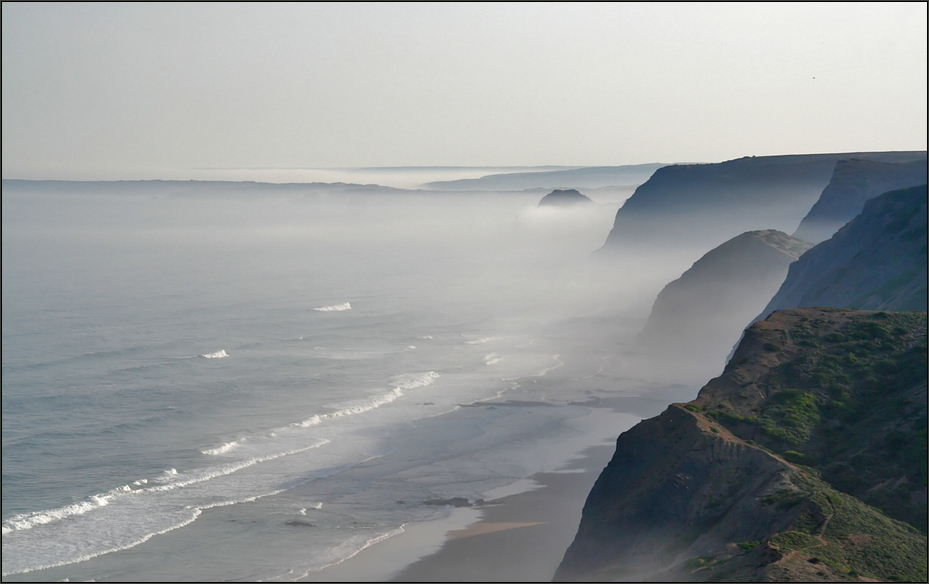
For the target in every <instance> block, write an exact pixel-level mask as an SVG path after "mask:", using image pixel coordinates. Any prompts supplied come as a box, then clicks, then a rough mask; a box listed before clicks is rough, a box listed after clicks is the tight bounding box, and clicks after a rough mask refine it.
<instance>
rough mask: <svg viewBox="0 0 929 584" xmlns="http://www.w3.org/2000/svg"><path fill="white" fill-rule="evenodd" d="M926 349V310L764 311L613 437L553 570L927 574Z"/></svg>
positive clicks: (838, 576)
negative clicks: (733, 342)
mask: <svg viewBox="0 0 929 584" xmlns="http://www.w3.org/2000/svg"><path fill="white" fill-rule="evenodd" d="M926 353H927V347H926V314H925V313H884V312H866V311H846V310H841V309H816V308H808V309H802V310H787V311H780V312H777V313H775V314H774V315H772V316H771V317H770V318H769V319H768V320H767V321H763V322H758V323H756V324H755V325H753V326H752V327H751V328H750V329H749V330H748V331H746V334H745V337H744V338H743V340H742V342H741V343H740V345H739V347H738V349H737V351H736V353H735V356H734V357H733V359H732V360H731V361H730V363H729V365H728V366H727V367H726V370H725V371H724V373H723V375H722V376H720V377H719V378H717V379H714V380H713V381H711V382H710V383H709V384H707V385H706V386H705V387H704V388H703V389H702V390H701V391H700V394H699V396H698V398H697V399H696V400H694V401H693V402H690V403H689V404H673V405H672V406H670V407H669V408H668V409H667V410H666V411H665V412H664V413H663V414H661V415H660V416H658V417H656V418H653V419H650V420H645V421H643V422H641V423H639V424H638V425H636V426H635V427H634V428H632V429H631V430H629V431H628V432H626V433H624V434H623V435H621V436H620V437H619V438H618V440H617V445H616V452H615V454H614V456H613V459H612V460H611V461H610V463H609V465H608V466H607V467H606V469H604V471H603V473H602V474H601V476H600V477H599V478H598V480H597V483H596V485H595V486H594V488H593V490H592V491H591V493H590V496H589V497H588V499H587V503H586V504H585V507H584V512H583V517H582V519H581V524H580V527H579V529H578V534H577V537H576V538H575V540H574V543H573V544H572V545H571V547H570V548H569V549H568V551H567V553H566V554H565V557H564V560H563V561H562V564H561V566H560V567H559V569H558V572H557V573H556V575H555V579H556V580H572V581H584V580H600V581H603V580H614V581H616V580H623V581H657V582H674V581H755V582H762V581H801V582H809V581H875V580H879V581H887V580H894V581H925V580H926V564H927V559H926V554H927V552H926V545H927V542H926V536H925V529H926V527H925V518H926V508H925V505H926V374H927V366H926ZM856 495H857V496H856ZM858 497H862V498H864V499H866V500H867V502H869V503H871V504H872V505H874V507H872V506H869V505H868V504H867V503H866V502H863V501H862V500H861V499H859V498H858ZM875 507H876V508H875ZM878 509H880V510H878ZM888 515H891V516H893V517H896V518H897V519H892V518H891V517H888ZM913 525H918V526H919V527H920V529H921V530H922V531H920V529H917V528H916V527H913Z"/></svg>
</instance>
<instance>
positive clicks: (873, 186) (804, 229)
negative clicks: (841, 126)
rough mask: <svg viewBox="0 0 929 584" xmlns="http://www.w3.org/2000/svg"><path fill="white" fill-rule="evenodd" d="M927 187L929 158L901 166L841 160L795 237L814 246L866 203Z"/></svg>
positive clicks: (922, 158)
mask: <svg viewBox="0 0 929 584" xmlns="http://www.w3.org/2000/svg"><path fill="white" fill-rule="evenodd" d="M925 183H926V157H925V155H923V156H922V157H921V158H919V159H917V160H913V161H911V162H901V163H892V162H876V161H873V160H857V159H852V160H840V161H838V162H837V163H836V165H835V171H834V172H833V173H832V179H831V180H830V181H829V184H828V185H827V186H826V188H825V189H823V194H822V195H821V196H820V197H819V200H818V201H816V204H815V205H813V208H812V209H810V212H809V213H807V215H806V217H804V218H803V221H801V222H800V227H798V228H797V231H795V232H794V234H793V236H794V237H798V238H800V239H803V240H805V241H809V242H812V243H819V242H821V241H825V240H827V239H829V238H830V237H832V235H833V234H834V233H835V232H836V231H838V230H839V229H840V228H841V227H842V226H843V225H845V224H846V223H848V222H849V221H851V220H852V219H854V218H855V216H856V215H858V214H859V213H861V210H862V209H863V208H864V204H865V201H867V200H869V199H873V198H874V197H876V196H878V195H880V194H882V193H886V192H888V191H893V190H897V189H903V188H907V187H915V186H918V185H921V184H925Z"/></svg>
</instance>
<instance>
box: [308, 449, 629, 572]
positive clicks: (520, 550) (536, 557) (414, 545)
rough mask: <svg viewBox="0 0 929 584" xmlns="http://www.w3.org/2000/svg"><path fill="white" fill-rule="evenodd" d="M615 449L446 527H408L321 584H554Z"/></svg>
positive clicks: (541, 477)
mask: <svg viewBox="0 0 929 584" xmlns="http://www.w3.org/2000/svg"><path fill="white" fill-rule="evenodd" d="M613 450H614V448H613V447H612V446H594V447H591V448H588V449H587V450H585V451H584V452H583V453H582V456H581V457H580V458H577V459H575V460H573V461H571V463H569V464H568V465H567V466H566V467H565V468H564V469H562V470H559V471H557V472H551V473H539V474H536V475H534V476H533V477H531V478H532V479H533V481H534V482H535V483H536V485H535V486H536V487H537V488H534V489H533V490H530V491H526V492H521V493H517V494H513V495H509V496H505V497H501V498H499V499H495V500H492V501H488V504H487V505H484V506H481V507H474V508H462V509H456V510H455V511H454V512H453V513H452V516H451V517H450V518H448V519H446V520H443V521H436V522H431V523H423V524H417V525H411V526H409V527H408V528H407V529H406V531H405V532H404V533H403V534H400V535H398V536H395V537H392V538H390V539H388V540H386V541H383V542H381V543H378V544H377V545H373V546H371V547H369V548H367V549H365V550H362V551H361V552H360V553H358V554H357V555H356V556H354V557H352V558H350V559H348V560H346V561H344V562H342V563H341V564H338V565H335V566H331V567H329V568H327V569H325V570H322V571H321V572H318V573H316V574H314V575H313V577H312V579H313V580H315V581H342V582H345V581H369V582H370V581H385V580H389V581H395V582H459V581H470V582H533V581H534V582H539V581H542V582H547V581H550V580H551V579H552V576H554V574H555V569H556V568H557V567H558V564H559V563H560V562H561V558H562V557H563V556H564V552H565V550H566V549H567V548H568V546H569V545H570V544H571V542H572V541H573V539H574V535H575V533H576V532H577V527H578V523H579V522H580V518H581V510H582V509H583V506H584V501H585V500H586V498H587V494H588V493H589V492H590V489H591V487H592V486H593V484H594V481H596V479H597V477H598V476H599V475H600V471H601V470H603V467H604V466H605V465H606V463H607V462H608V461H609V459H610V457H611V456H612V455H613Z"/></svg>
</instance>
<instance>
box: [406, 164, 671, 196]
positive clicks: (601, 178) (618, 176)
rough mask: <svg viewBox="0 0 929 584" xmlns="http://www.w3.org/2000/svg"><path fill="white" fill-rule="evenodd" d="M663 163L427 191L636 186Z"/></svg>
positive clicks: (505, 177) (472, 181)
mask: <svg viewBox="0 0 929 584" xmlns="http://www.w3.org/2000/svg"><path fill="white" fill-rule="evenodd" d="M663 166H665V165H664V164H660V163H652V164H632V165H626V166H588V167H582V168H570V169H563V170H549V171H543V172H508V173H500V174H490V175H487V176H483V177H481V178H469V179H459V180H449V181H437V182H430V183H426V184H424V185H422V187H423V188H426V189H432V190H437V191H522V190H527V189H537V188H541V189H564V188H575V189H583V188H587V189H595V188H602V187H611V186H635V185H640V184H642V183H644V182H645V181H647V180H648V178H649V177H650V176H652V174H653V173H654V172H655V171H656V170H657V169H659V168H661V167H663Z"/></svg>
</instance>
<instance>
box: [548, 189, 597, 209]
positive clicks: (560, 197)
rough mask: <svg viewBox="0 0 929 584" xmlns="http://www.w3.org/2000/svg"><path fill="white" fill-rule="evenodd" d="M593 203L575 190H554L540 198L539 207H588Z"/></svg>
mask: <svg viewBox="0 0 929 584" xmlns="http://www.w3.org/2000/svg"><path fill="white" fill-rule="evenodd" d="M590 203H593V201H591V200H590V197H587V196H585V195H582V194H581V193H579V192H578V191H577V189H566V190H560V189H555V190H554V191H552V192H550V193H549V194H547V195H545V196H544V197H542V200H541V201H539V206H540V207H574V206H576V205H589V204H590Z"/></svg>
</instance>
